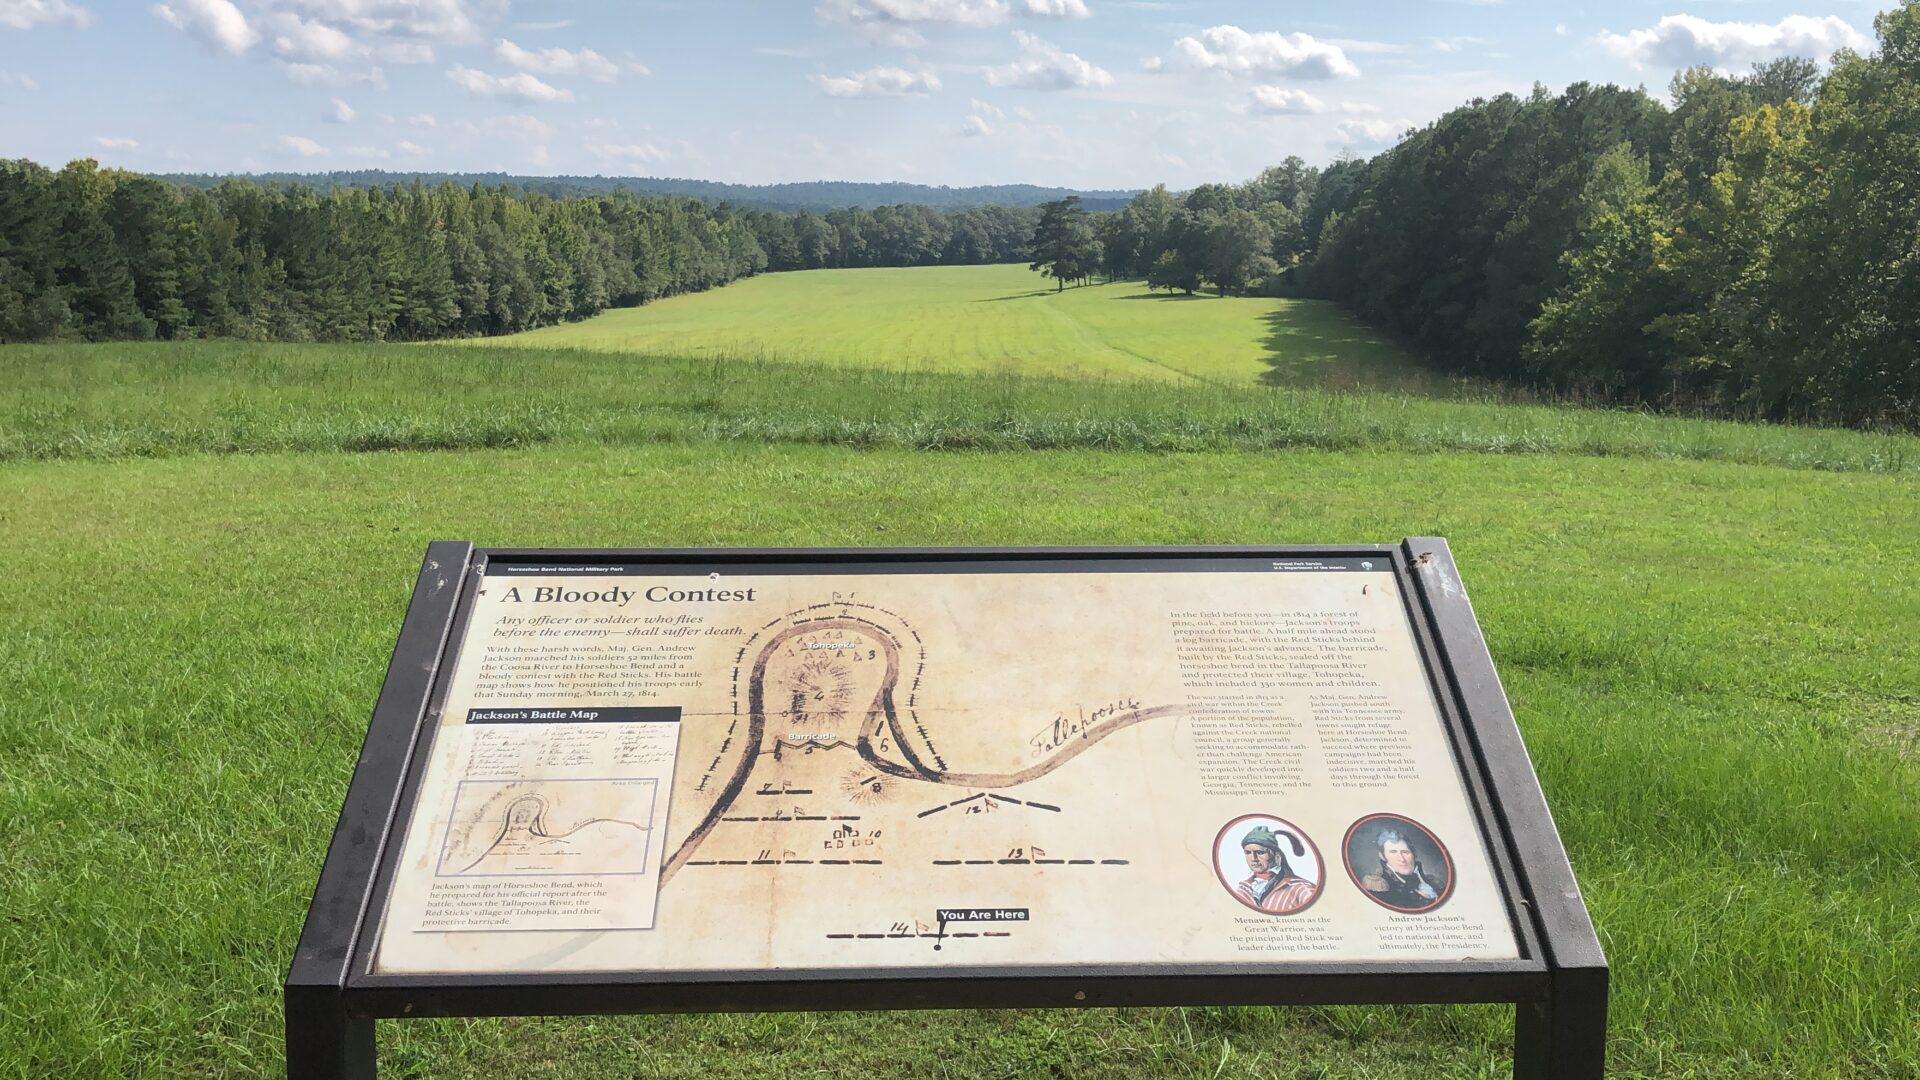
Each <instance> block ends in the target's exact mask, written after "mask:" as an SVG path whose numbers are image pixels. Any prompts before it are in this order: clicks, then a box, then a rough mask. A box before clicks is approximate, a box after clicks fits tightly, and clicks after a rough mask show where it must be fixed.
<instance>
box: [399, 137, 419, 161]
mask: <svg viewBox="0 0 1920 1080" xmlns="http://www.w3.org/2000/svg"><path fill="white" fill-rule="evenodd" d="M394 149H395V150H398V151H400V152H401V153H403V154H406V155H408V156H410V157H421V156H423V155H425V154H426V152H427V148H426V147H424V146H421V145H420V144H419V143H417V142H413V141H411V140H407V139H402V140H400V142H399V143H397V144H395V145H394Z"/></svg>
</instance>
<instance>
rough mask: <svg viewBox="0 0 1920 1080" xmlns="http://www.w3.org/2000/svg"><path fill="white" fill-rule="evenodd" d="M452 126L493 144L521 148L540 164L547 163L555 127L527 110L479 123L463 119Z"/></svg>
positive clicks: (532, 160) (492, 117) (491, 117)
mask: <svg viewBox="0 0 1920 1080" xmlns="http://www.w3.org/2000/svg"><path fill="white" fill-rule="evenodd" d="M452 126H453V127H454V129H455V130H457V131H460V132H463V133H465V134H468V135H478V136H481V137H482V138H484V139H486V141H487V143H488V144H489V145H491V146H498V145H508V146H514V147H517V148H519V150H520V151H521V153H522V154H524V155H525V156H526V159H527V160H528V161H530V162H532V163H534V164H536V165H544V164H546V161H547V156H548V155H547V142H548V141H549V140H550V139H552V138H553V129H552V128H550V127H548V126H547V125H546V124H545V123H543V122H541V121H540V120H539V119H537V118H535V117H532V116H528V115H527V114H525V113H516V114H513V115H510V116H490V117H488V118H487V119H486V120H484V121H482V122H480V123H478V124H476V123H474V122H472V121H471V120H459V121H455V122H454V124H453V125H452Z"/></svg>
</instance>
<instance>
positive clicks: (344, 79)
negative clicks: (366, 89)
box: [273, 60, 387, 88]
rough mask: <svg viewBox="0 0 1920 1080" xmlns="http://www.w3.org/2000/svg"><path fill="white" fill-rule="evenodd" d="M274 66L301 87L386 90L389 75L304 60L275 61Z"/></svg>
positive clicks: (381, 72)
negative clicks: (362, 87) (345, 69)
mask: <svg viewBox="0 0 1920 1080" xmlns="http://www.w3.org/2000/svg"><path fill="white" fill-rule="evenodd" d="M273 63H274V66H275V67H277V68H279V69H280V74H282V75H285V76H286V77H287V81H288V82H291V83H296V84H298V85H300V86H373V87H379V88H385V86H386V85H387V74H386V72H384V71H381V70H380V69H379V68H368V69H367V70H365V71H342V70H341V69H339V68H337V67H334V66H333V65H332V64H312V63H308V62H306V61H304V60H275V61H274V62H273Z"/></svg>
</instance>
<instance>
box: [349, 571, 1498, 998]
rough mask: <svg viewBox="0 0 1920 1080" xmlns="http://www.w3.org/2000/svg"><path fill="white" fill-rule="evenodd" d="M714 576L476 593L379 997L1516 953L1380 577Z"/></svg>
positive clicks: (406, 855) (1399, 619)
mask: <svg viewBox="0 0 1920 1080" xmlns="http://www.w3.org/2000/svg"><path fill="white" fill-rule="evenodd" d="M722 570H723V572H707V571H706V570H705V568H703V570H702V572H700V573H698V574H693V573H688V572H684V571H682V572H674V571H672V570H665V569H659V568H656V569H655V570H653V571H651V572H649V571H646V570H645V569H644V568H630V567H603V568H579V567H570V568H565V569H564V572H563V571H562V568H559V567H548V568H542V567H538V566H531V565H513V566H499V565H496V566H495V567H493V568H492V569H491V570H490V571H489V574H488V576H487V577H486V579H485V584H484V586H483V588H482V590H481V592H480V594H479V596H478V597H477V598H476V600H475V603H474V608H473V611H472V616H471V619H470V621H469V623H468V626H467V628H466V631H465V636H464V639H463V640H462V641H461V642H460V643H459V647H458V655H457V660H456V665H455V669H454V672H453V677H452V683H451V686H450V689H449V691H448V696H447V699H446V703H445V707H444V709H443V711H442V713H441V715H440V719H439V724H438V728H437V730H436V733H435V737H434V739H433V743H432V745H431V747H430V748H429V749H428V751H427V753H429V755H430V757H429V758H428V761H427V768H426V773H425V777H424V780H423V781H422V784H421V787H420V794H419V798H418V801H417V804H416V805H415V806H414V808H413V815H412V818H411V823H410V827H409V828H408V830H407V834H406V839H405V846H404V848H403V850H402V852H401V857H400V863H399V868H398V871H397V873H396V874H395V879H394V880H395V883H394V886H393V889H392V892H391V895H390V896H389V898H388V915H387V919H386V920H385V923H384V925H385V930H384V937H383V939H382V940H381V942H380V943H379V946H378V950H377V953H376V958H375V967H374V970H375V971H376V972H380V973H407V972H511V971H565V970H690V969H700V970H732V969H753V970H766V969H794V968H837V967H886V966H894V965H900V966H907V965H911V966H928V965H934V966H938V965H942V964H952V965H1009V964H1072V963H1086V962H1101V963H1127V964H1155V963H1197V962H1230V961H1236V960H1244V961H1268V962H1271V961H1332V960H1340V961H1351V960H1380V959H1422V960H1435V959H1502V958H1511V957H1514V956H1516V955H1517V951H1516V945H1515V941H1514V936H1513V931H1512V928H1511V923H1510V920H1509V915H1508V912H1507V910H1506V906H1505V904H1504V902H1503V901H1502V899H1501V894H1500V890H1499V887H1498V885H1497V884H1496V881H1495V879H1494V875H1493V871H1492V869H1491V866H1490V863H1489V859H1488V856H1487V853H1486V851H1485V849H1484V848H1483V846H1482V843H1481V840H1480V839H1479V830H1478V827H1477V825H1476V823H1475V820H1474V817H1473V812H1472V809H1471V807H1470V804H1469V802H1468V799H1467V797H1466V793H1465V791H1464V789H1463V787H1462V782H1461V779H1460V775H1459V770H1458V767H1457V765H1456V763H1455V760H1454V755H1453V753H1452V751H1451V749H1450V748H1449V743H1448V737H1447V734H1446V732H1445V729H1444V727H1443V725H1442V722H1441V720H1440V718H1439V715H1438V713H1437V712H1436V708H1435V705H1434V702H1433V699H1432V696H1431V691H1430V690H1429V687H1428V681H1427V677H1426V675H1425V673H1424V671H1423V670H1422V668H1421V664H1420V660H1419V657H1418V654H1417V653H1416V651H1415V648H1414V645H1413V641H1412V637H1411V631H1410V627H1409V623H1408V620H1407V616H1406V613H1405V611H1404V609H1403V601H1402V597H1401V595H1400V593H1399V590H1398V586H1397V584H1396V581H1395V578H1394V575H1393V574H1392V573H1391V572H1389V568H1388V566H1387V565H1386V564H1385V562H1384V561H1382V562H1381V563H1380V564H1379V565H1378V566H1374V565H1373V564H1371V563H1365V562H1363V561H1362V560H1358V559H1350V560H1349V559H1343V560H1334V561H1330V562H1328V563H1326V564H1324V565H1315V564H1313V563H1284V564H1283V563H1261V562H1258V561H1256V560H1234V561H1233V565H1232V566H1231V567H1230V568H1228V569H1222V570H1207V571H1200V572H1133V571H1129V570H1127V569H1124V568H1116V569H1114V570H1112V571H1110V572H1109V571H1106V570H1100V571H1097V572H1096V571H1088V572H1067V573H1061V572H1051V571H1049V572H1030V568H1028V570H1029V572H1018V571H1014V570H1012V569H1010V568H1007V567H1002V568H999V569H997V570H996V569H988V568H973V569H970V568H968V567H965V566H962V565H959V564H946V565H944V566H942V567H939V568H938V569H937V570H935V571H934V572H928V568H927V567H925V566H916V567H912V568H908V569H906V570H903V571H902V572H862V573H833V572H825V571H822V572H809V573H806V574H798V575H796V574H784V573H781V574H775V573H763V572H756V571H754V570H752V569H750V568H743V567H730V568H722ZM949 571H951V572H949Z"/></svg>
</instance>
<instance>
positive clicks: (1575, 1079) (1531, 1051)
mask: <svg viewBox="0 0 1920 1080" xmlns="http://www.w3.org/2000/svg"><path fill="white" fill-rule="evenodd" d="M1548 977H1549V979H1550V980H1551V982H1550V984H1549V987H1548V990H1547V992H1546V993H1545V994H1544V995H1542V996H1540V997H1538V998H1535V999H1533V1000H1531V1001H1522V1002H1520V1004H1519V1005H1518V1006H1516V1007H1515V1011H1514V1019H1513V1080H1603V1078H1604V1077H1605V1076H1606V1067H1607V969H1606V968H1599V969H1597V970H1596V969H1592V968H1582V969H1565V968H1561V969H1556V970H1554V971H1552V972H1551V973H1550V975H1549V976H1548Z"/></svg>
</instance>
